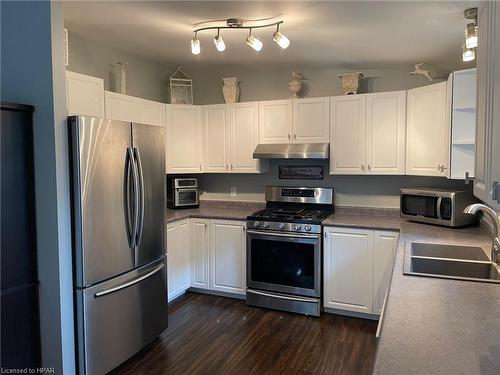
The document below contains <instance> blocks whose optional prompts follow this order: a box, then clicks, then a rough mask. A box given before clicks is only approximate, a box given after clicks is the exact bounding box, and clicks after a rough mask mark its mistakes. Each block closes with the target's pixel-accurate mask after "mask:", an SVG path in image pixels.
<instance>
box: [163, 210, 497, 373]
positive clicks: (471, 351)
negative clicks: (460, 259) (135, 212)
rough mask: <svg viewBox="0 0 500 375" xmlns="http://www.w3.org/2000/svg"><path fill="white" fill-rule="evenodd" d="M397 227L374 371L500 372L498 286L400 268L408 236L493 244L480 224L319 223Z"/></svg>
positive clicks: (171, 216) (234, 215)
mask: <svg viewBox="0 0 500 375" xmlns="http://www.w3.org/2000/svg"><path fill="white" fill-rule="evenodd" d="M253 211H254V209H252V208H241V207H239V208H212V207H210V208H208V207H207V208H200V209H194V210H177V211H174V210H167V222H171V221H175V220H180V219H183V218H188V217H201V218H220V219H231V220H245V219H246V216H247V215H249V214H250V213H252V212H253ZM323 223H324V225H327V226H346V227H356V228H371V229H381V230H397V231H399V232H400V236H399V242H398V248H397V251H396V257H395V263H394V269H393V274H392V281H391V285H390V287H389V292H388V297H387V302H386V306H385V311H384V317H383V322H382V330H381V335H380V338H379V339H378V346H377V357H376V362H375V367H374V373H375V374H384V375H386V374H389V375H390V374H398V375H399V374H438V373H439V374H454V375H455V374H500V285H498V284H492V283H482V282H473V281H461V280H450V279H438V278H430V277H418V276H409V275H408V276H407V275H403V263H404V253H405V248H406V246H408V245H409V243H411V242H435V243H455V244H461V245H473V246H482V247H483V248H484V249H486V250H487V254H489V251H488V249H489V248H490V246H491V237H490V234H489V233H488V231H487V230H486V229H485V228H484V227H468V228H461V229H451V228H445V227H439V226H434V225H428V224H420V223H413V222H409V221H406V220H403V219H401V218H399V217H397V216H394V215H360V214H350V213H337V214H334V215H332V216H330V217H329V218H327V219H326V220H325V221H324V222H323Z"/></svg>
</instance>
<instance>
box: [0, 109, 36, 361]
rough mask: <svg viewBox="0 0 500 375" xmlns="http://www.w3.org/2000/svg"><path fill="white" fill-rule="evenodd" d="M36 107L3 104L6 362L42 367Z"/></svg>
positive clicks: (3, 351)
mask: <svg viewBox="0 0 500 375" xmlns="http://www.w3.org/2000/svg"><path fill="white" fill-rule="evenodd" d="M32 117H33V107H32V106H27V105H19V104H12V103H2V104H1V121H0V139H1V145H0V147H1V148H0V150H1V202H0V203H1V217H2V222H1V271H2V277H1V290H2V292H1V293H2V294H1V314H2V318H1V324H2V333H1V340H2V346H1V356H2V357H1V362H2V368H35V367H38V366H39V365H40V329H39V319H38V280H37V272H36V270H37V267H36V221H35V186H34V165H33V164H34V163H33V162H34V161H33V120H32Z"/></svg>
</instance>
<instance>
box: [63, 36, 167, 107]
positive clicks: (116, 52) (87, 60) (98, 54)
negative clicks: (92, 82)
mask: <svg viewBox="0 0 500 375" xmlns="http://www.w3.org/2000/svg"><path fill="white" fill-rule="evenodd" d="M68 44H69V45H68V47H69V66H68V70H70V71H73V72H77V73H82V74H87V75H90V76H94V77H99V78H102V79H104V88H105V89H106V90H110V91H116V88H117V86H116V84H115V82H116V77H119V74H118V70H117V68H116V63H117V62H118V61H120V62H126V63H128V65H127V70H126V73H127V91H126V92H127V94H128V95H132V96H138V97H140V98H144V99H149V100H156V101H159V102H167V89H168V78H169V76H170V74H171V71H174V70H175V66H174V67H173V68H172V69H173V70H172V69H170V70H171V71H169V70H168V69H167V67H166V66H165V65H163V64H160V63H158V62H155V61H152V60H149V59H146V58H144V57H141V56H138V55H135V54H133V53H130V52H126V51H122V50H120V49H119V48H113V47H110V46H107V45H103V44H100V43H99V42H96V41H94V40H89V39H86V38H84V37H82V36H80V35H78V34H75V33H72V32H71V29H70V30H69V43H68Z"/></svg>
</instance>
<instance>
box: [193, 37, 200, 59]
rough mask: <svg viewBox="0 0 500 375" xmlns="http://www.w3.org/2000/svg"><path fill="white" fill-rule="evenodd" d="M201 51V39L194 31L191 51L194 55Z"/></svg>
mask: <svg viewBox="0 0 500 375" xmlns="http://www.w3.org/2000/svg"><path fill="white" fill-rule="evenodd" d="M200 51H201V48H200V41H199V39H198V38H197V37H196V33H194V37H193V39H191V53H192V54H193V55H199V54H200Z"/></svg>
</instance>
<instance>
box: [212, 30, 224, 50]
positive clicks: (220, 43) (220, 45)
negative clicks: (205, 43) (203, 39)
mask: <svg viewBox="0 0 500 375" xmlns="http://www.w3.org/2000/svg"><path fill="white" fill-rule="evenodd" d="M214 44H215V48H217V51H219V52H223V51H224V50H225V49H226V43H224V40H223V39H222V37H221V36H220V31H219V30H217V35H216V36H215V38H214Z"/></svg>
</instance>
